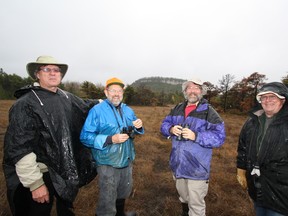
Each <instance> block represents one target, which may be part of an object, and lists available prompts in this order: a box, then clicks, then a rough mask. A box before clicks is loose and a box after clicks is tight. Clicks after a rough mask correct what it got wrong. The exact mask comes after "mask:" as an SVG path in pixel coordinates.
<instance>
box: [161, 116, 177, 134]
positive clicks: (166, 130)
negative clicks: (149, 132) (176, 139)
mask: <svg viewBox="0 0 288 216" xmlns="http://www.w3.org/2000/svg"><path fill="white" fill-rule="evenodd" d="M173 126H174V125H173V124H172V116H171V115H168V116H166V117H165V118H164V120H163V121H162V124H161V128H160V130H161V133H162V134H163V136H165V137H169V136H171V133H170V128H171V127H173Z"/></svg>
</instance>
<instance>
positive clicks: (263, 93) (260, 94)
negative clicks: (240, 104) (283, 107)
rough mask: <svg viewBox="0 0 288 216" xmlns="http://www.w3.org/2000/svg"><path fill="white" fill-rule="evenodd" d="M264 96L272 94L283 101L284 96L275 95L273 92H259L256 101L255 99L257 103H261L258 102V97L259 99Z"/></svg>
mask: <svg viewBox="0 0 288 216" xmlns="http://www.w3.org/2000/svg"><path fill="white" fill-rule="evenodd" d="M265 94H274V95H276V96H277V97H278V98H279V99H285V97H284V96H282V95H279V94H277V93H275V92H273V91H264V92H260V93H258V94H257V95H256V99H257V101H258V102H259V103H260V102H261V101H260V97H261V96H262V95H265Z"/></svg>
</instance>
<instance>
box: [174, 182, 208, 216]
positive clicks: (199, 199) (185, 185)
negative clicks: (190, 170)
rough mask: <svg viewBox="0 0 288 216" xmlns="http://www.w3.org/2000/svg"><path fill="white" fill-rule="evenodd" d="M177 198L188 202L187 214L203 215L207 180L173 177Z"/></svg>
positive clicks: (190, 215) (192, 215)
mask: <svg viewBox="0 0 288 216" xmlns="http://www.w3.org/2000/svg"><path fill="white" fill-rule="evenodd" d="M175 180H176V188H177V191H178V194H179V196H180V197H179V200H180V201H181V202H182V203H188V206H189V216H205V215H206V214H205V209H206V205H205V200H204V198H205V196H206V195H207V193H208V186H209V181H208V180H191V179H175Z"/></svg>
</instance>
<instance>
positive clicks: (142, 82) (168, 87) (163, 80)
mask: <svg viewBox="0 0 288 216" xmlns="http://www.w3.org/2000/svg"><path fill="white" fill-rule="evenodd" d="M183 82H185V80H183V79H177V78H171V77H144V78H141V79H138V80H136V81H135V82H133V83H132V84H131V86H133V87H145V88H148V89H150V90H152V91H154V92H166V93H174V92H181V85H182V83H183Z"/></svg>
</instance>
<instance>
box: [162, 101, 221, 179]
mask: <svg viewBox="0 0 288 216" xmlns="http://www.w3.org/2000/svg"><path fill="white" fill-rule="evenodd" d="M186 105H187V102H184V103H180V104H178V105H176V106H175V107H174V108H173V109H172V110H171V112H170V114H169V115H168V116H166V117H165V119H164V120H163V122H162V125H161V132H162V134H163V135H164V136H166V137H170V136H171V134H170V128H171V127H173V126H174V125H181V124H183V123H186V124H189V128H190V129H191V130H192V131H193V132H195V135H196V139H195V140H194V141H192V140H187V141H184V140H181V141H178V140H177V139H176V138H177V137H176V136H174V135H173V136H171V139H172V150H171V154H170V167H171V169H172V171H173V173H174V176H175V177H176V178H185V179H194V180H208V179H209V175H210V163H211V158H212V148H216V147H220V146H221V145H223V143H224V141H225V137H226V134H225V127H224V122H223V120H222V119H221V117H220V116H219V115H218V113H217V112H216V111H215V110H214V109H213V108H212V107H211V106H210V105H209V104H208V103H207V100H205V99H201V101H200V102H199V104H198V106H197V108H196V109H195V110H194V111H192V112H190V114H189V115H188V116H187V118H185V107H186Z"/></svg>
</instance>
